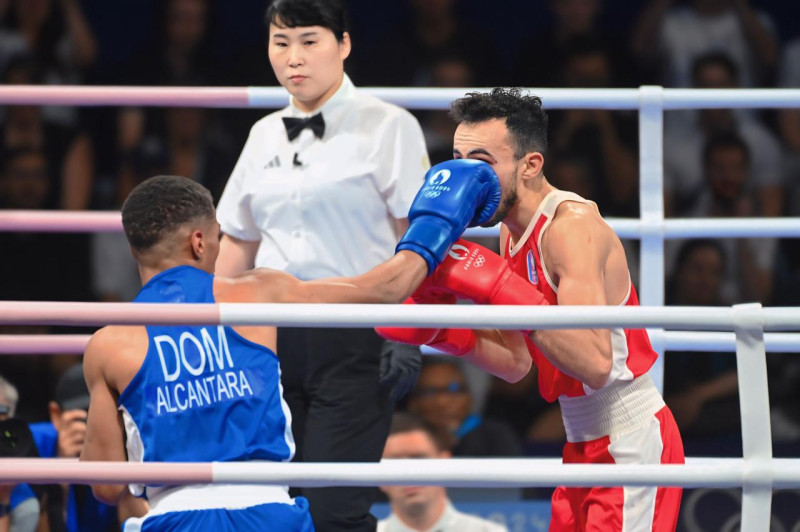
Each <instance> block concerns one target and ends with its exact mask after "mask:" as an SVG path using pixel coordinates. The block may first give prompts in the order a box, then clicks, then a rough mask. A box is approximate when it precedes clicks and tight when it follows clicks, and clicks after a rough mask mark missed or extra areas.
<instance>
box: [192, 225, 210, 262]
mask: <svg viewBox="0 0 800 532" xmlns="http://www.w3.org/2000/svg"><path fill="white" fill-rule="evenodd" d="M189 246H190V247H191V250H192V257H193V258H194V259H195V260H202V259H203V255H204V254H205V252H206V241H205V234H204V233H203V231H201V230H200V229H195V230H194V231H192V234H191V235H190V236H189Z"/></svg>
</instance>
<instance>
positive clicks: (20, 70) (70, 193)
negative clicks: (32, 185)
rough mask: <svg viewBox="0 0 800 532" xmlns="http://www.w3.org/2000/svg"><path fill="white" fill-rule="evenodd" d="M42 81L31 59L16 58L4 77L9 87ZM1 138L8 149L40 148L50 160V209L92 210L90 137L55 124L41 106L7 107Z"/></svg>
mask: <svg viewBox="0 0 800 532" xmlns="http://www.w3.org/2000/svg"><path fill="white" fill-rule="evenodd" d="M41 81H42V80H41V77H40V75H39V73H38V71H37V70H36V64H35V62H33V61H32V60H31V58H18V59H15V60H14V61H12V63H11V64H9V65H8V67H7V68H6V71H5V73H4V75H3V83H5V84H12V85H29V84H37V83H40V82H41ZM0 135H2V146H3V147H4V149H7V150H8V149H18V148H33V149H38V150H41V151H42V153H43V154H44V155H45V157H46V158H47V167H48V176H49V180H50V185H49V192H48V196H47V198H46V201H45V203H44V206H46V208H53V209H67V210H85V209H86V208H88V206H89V202H90V200H91V195H92V185H93V182H94V177H93V176H94V164H93V156H94V153H93V152H94V150H93V149H92V143H91V140H90V139H89V137H88V135H86V134H84V133H83V132H81V131H80V130H78V129H76V128H74V127H68V126H64V125H60V124H58V123H55V122H53V121H52V120H50V119H48V118H47V117H46V116H45V115H44V113H43V110H42V108H41V107H35V106H31V105H13V106H8V107H6V108H5V116H4V117H3V120H2V123H0Z"/></svg>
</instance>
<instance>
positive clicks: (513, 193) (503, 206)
mask: <svg viewBox="0 0 800 532" xmlns="http://www.w3.org/2000/svg"><path fill="white" fill-rule="evenodd" d="M517 201H519V194H517V180H516V178H515V179H514V181H513V183H512V184H511V187H509V189H508V191H507V192H504V193H503V196H502V197H501V199H500V205H499V206H498V207H497V210H496V211H494V215H492V217H491V218H490V219H489V221H488V222H486V223H484V224H481V227H492V226H495V225H497V224H499V223H500V222H502V221H503V220H505V219H506V216H508V213H509V212H511V209H513V208H514V206H515V205H516V204H517Z"/></svg>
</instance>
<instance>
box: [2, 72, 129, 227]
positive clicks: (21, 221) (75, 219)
mask: <svg viewBox="0 0 800 532" xmlns="http://www.w3.org/2000/svg"><path fill="white" fill-rule="evenodd" d="M0 88H2V87H0ZM0 231H18V232H36V233H51V232H55V233H93V232H95V233H96V232H104V233H119V232H121V231H122V215H121V214H120V213H119V211H103V212H92V211H23V210H18V211H3V212H0Z"/></svg>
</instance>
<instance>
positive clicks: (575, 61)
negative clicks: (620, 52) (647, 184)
mask: <svg viewBox="0 0 800 532" xmlns="http://www.w3.org/2000/svg"><path fill="white" fill-rule="evenodd" d="M612 75H613V74H612V71H611V59H610V56H609V54H608V51H607V50H606V48H605V45H604V43H603V42H602V41H599V40H597V39H594V38H590V37H586V38H581V39H576V40H574V41H573V42H572V44H571V45H570V47H569V49H568V50H564V53H563V59H562V62H561V71H560V79H561V84H562V85H563V86H564V87H575V88H599V87H610V86H613V84H614V82H613V80H612ZM549 116H550V124H551V125H550V130H551V132H552V133H551V135H550V138H551V140H550V146H551V149H553V150H557V151H562V152H564V151H568V152H571V153H574V154H576V155H579V156H580V157H581V158H583V159H584V160H585V161H586V162H587V164H588V169H589V170H590V172H591V175H590V176H589V183H590V184H591V187H592V193H591V194H590V195H589V196H587V199H591V200H593V201H595V202H596V203H597V205H598V207H599V208H600V212H602V213H603V214H604V215H606V216H636V215H638V197H637V193H638V175H639V172H638V167H637V157H636V150H635V148H634V147H635V146H636V141H637V127H636V122H635V118H634V117H633V116H628V115H626V114H623V113H620V112H614V113H612V112H611V111H606V110H602V109H567V110H564V111H556V112H552V113H549Z"/></svg>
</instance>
